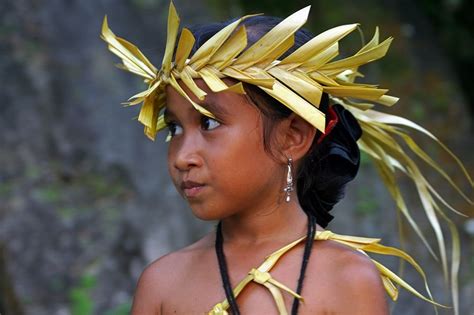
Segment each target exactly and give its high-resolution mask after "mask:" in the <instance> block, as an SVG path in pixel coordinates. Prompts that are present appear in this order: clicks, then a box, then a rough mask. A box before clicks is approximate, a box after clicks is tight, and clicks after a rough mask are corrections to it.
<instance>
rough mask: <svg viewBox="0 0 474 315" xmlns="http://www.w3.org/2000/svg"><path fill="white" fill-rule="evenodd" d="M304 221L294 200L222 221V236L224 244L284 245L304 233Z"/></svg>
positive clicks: (301, 210)
mask: <svg viewBox="0 0 474 315" xmlns="http://www.w3.org/2000/svg"><path fill="white" fill-rule="evenodd" d="M307 220H308V217H307V215H306V214H305V213H304V211H303V209H302V208H301V206H300V205H299V203H298V202H297V201H291V202H289V203H286V202H284V203H280V204H278V205H275V206H274V207H272V208H268V209H260V211H256V212H251V213H250V214H248V212H247V213H246V214H242V213H240V214H238V215H234V216H231V217H228V218H226V219H223V220H222V233H223V237H224V240H225V242H226V243H227V244H228V243H233V244H235V245H245V246H249V245H254V246H255V245H259V244H262V243H265V242H268V241H272V242H275V241H282V242H288V241H291V240H294V239H297V238H298V237H301V236H303V235H305V234H306V229H307Z"/></svg>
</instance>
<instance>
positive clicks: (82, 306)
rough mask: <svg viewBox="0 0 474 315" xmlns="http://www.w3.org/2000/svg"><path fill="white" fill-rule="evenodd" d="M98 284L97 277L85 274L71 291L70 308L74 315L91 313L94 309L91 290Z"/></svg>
mask: <svg viewBox="0 0 474 315" xmlns="http://www.w3.org/2000/svg"><path fill="white" fill-rule="evenodd" d="M96 284H97V279H96V277H95V276H92V275H83V276H82V277H81V279H80V281H79V284H78V286H76V287H74V288H72V289H71V291H70V293H69V299H70V309H71V314H72V315H89V314H92V312H93V310H94V300H93V299H92V296H91V292H92V290H93V289H94V287H95V286H96Z"/></svg>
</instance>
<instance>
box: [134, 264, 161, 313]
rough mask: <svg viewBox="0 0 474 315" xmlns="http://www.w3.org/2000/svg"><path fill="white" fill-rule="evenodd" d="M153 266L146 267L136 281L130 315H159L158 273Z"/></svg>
mask: <svg viewBox="0 0 474 315" xmlns="http://www.w3.org/2000/svg"><path fill="white" fill-rule="evenodd" d="M155 269H156V268H154V267H153V265H151V266H149V267H147V268H146V269H145V270H144V271H143V273H142V275H141V276H140V279H139V280H138V284H137V289H136V290H135V296H134V298H133V305H132V312H131V314H132V315H161V301H160V294H159V288H158V283H160V281H159V279H158V273H157V271H156V270H155Z"/></svg>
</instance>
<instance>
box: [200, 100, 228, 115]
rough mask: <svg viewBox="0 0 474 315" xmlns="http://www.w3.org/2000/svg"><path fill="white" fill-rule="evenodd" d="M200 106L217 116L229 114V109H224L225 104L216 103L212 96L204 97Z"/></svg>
mask: <svg viewBox="0 0 474 315" xmlns="http://www.w3.org/2000/svg"><path fill="white" fill-rule="evenodd" d="M202 107H204V108H206V109H207V110H209V111H210V112H211V113H213V114H214V115H216V116H218V117H222V116H228V115H229V111H227V110H226V108H225V106H222V105H220V104H218V103H217V102H216V100H215V99H214V98H212V97H206V99H205V100H204V102H203V104H202Z"/></svg>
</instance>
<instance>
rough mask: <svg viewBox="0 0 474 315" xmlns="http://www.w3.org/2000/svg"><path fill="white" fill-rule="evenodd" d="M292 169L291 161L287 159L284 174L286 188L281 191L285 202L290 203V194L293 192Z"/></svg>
mask: <svg viewBox="0 0 474 315" xmlns="http://www.w3.org/2000/svg"><path fill="white" fill-rule="evenodd" d="M292 167H293V159H292V158H289V159H288V165H287V173H286V187H285V188H284V189H283V191H284V192H285V194H286V198H285V201H286V202H290V197H291V192H292V191H293V172H292Z"/></svg>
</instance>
